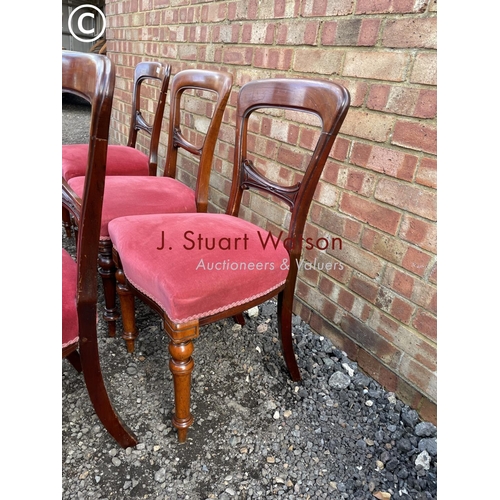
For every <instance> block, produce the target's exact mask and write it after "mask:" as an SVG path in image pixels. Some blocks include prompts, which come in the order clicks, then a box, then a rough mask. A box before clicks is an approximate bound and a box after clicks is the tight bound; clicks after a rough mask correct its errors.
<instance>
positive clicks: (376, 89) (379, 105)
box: [366, 84, 391, 111]
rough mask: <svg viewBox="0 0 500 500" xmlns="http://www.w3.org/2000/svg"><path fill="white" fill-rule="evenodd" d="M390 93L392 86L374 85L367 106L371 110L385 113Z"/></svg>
mask: <svg viewBox="0 0 500 500" xmlns="http://www.w3.org/2000/svg"><path fill="white" fill-rule="evenodd" d="M390 92H391V86H390V85H385V84H376V85H372V86H371V87H370V92H369V94H368V100H367V102H366V106H367V107H368V108H370V109H375V110H377V111H383V110H384V109H386V106H387V101H388V99H389V93H390Z"/></svg>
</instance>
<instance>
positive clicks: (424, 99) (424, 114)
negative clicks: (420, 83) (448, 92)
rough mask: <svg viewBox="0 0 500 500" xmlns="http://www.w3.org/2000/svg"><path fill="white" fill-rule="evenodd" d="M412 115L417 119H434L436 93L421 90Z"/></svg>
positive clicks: (434, 91)
mask: <svg viewBox="0 0 500 500" xmlns="http://www.w3.org/2000/svg"><path fill="white" fill-rule="evenodd" d="M414 115H415V116H416V117H418V118H435V117H436V115H437V91H436V90H421V91H420V94H419V96H418V101H417V105H416V106H415V112H414Z"/></svg>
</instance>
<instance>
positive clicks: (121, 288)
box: [116, 268, 137, 352]
mask: <svg viewBox="0 0 500 500" xmlns="http://www.w3.org/2000/svg"><path fill="white" fill-rule="evenodd" d="M116 281H117V286H116V289H117V291H118V297H119V298H120V308H121V312H122V324H123V335H122V338H123V340H125V343H126V344H127V351H128V352H134V350H135V339H136V338H137V328H136V326H135V296H134V293H133V291H132V290H131V289H130V288H129V286H128V282H127V279H126V278H125V275H124V274H123V271H122V269H120V268H118V269H117V270H116Z"/></svg>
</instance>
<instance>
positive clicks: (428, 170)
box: [415, 158, 437, 188]
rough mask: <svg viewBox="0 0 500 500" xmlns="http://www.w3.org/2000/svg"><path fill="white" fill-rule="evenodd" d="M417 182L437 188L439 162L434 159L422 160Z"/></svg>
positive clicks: (416, 177)
mask: <svg viewBox="0 0 500 500" xmlns="http://www.w3.org/2000/svg"><path fill="white" fill-rule="evenodd" d="M415 181H416V182H418V183H419V184H422V185H423V186H428V187H431V188H436V187H437V162H436V160H435V159H434V158H422V159H421V160H420V165H419V166H418V169H417V175H416V176H415Z"/></svg>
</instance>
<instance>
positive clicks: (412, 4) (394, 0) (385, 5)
mask: <svg viewBox="0 0 500 500" xmlns="http://www.w3.org/2000/svg"><path fill="white" fill-rule="evenodd" d="M427 3H428V0H422V1H418V2H416V1H415V0H358V2H357V3H356V14H382V13H387V14H407V13H413V12H415V13H416V12H424V11H425V8H426V6H427Z"/></svg>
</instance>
